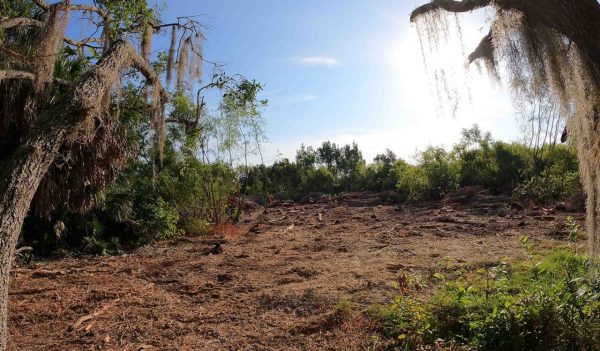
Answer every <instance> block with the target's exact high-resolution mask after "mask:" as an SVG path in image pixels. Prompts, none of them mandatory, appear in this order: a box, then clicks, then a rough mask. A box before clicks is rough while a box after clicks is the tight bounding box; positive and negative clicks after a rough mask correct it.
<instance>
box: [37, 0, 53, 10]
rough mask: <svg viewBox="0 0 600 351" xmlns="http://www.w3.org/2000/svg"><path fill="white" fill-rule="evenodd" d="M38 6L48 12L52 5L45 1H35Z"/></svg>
mask: <svg viewBox="0 0 600 351" xmlns="http://www.w3.org/2000/svg"><path fill="white" fill-rule="evenodd" d="M33 2H35V4H36V5H38V6H39V7H41V8H42V9H43V10H46V11H48V10H49V9H50V5H48V4H47V3H46V2H45V1H44V0H33Z"/></svg>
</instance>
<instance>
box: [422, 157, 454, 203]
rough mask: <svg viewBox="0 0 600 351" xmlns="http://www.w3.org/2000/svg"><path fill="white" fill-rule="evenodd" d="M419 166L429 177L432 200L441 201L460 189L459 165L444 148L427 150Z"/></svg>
mask: <svg viewBox="0 0 600 351" xmlns="http://www.w3.org/2000/svg"><path fill="white" fill-rule="evenodd" d="M419 166H420V167H421V168H422V169H423V171H424V173H425V175H426V176H427V182H428V188H429V189H428V190H429V197H430V198H432V199H440V198H442V197H443V196H444V195H446V194H448V193H450V192H452V191H454V190H456V189H457V188H458V178H459V168H458V163H457V162H456V161H455V160H454V159H453V157H452V156H451V155H450V154H449V153H448V152H447V151H446V150H444V149H443V148H440V147H435V148H434V147H429V148H427V149H426V150H425V151H423V152H422V153H421V155H420V159H419Z"/></svg>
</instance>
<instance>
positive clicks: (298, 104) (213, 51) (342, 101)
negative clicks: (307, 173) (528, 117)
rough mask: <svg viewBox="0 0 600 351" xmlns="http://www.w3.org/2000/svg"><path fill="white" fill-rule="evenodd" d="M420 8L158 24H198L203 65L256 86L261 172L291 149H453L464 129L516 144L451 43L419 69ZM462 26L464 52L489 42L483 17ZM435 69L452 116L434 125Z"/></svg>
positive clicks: (278, 0) (287, 4) (500, 102)
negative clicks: (452, 102) (329, 144)
mask: <svg viewBox="0 0 600 351" xmlns="http://www.w3.org/2000/svg"><path fill="white" fill-rule="evenodd" d="M423 2H425V1H415V0H408V1H407V0H377V1H369V0H326V1H325V0H254V1H247V0H202V1H184V0H169V1H167V8H166V10H165V11H164V12H163V20H164V21H165V22H167V21H171V20H173V19H174V18H176V17H177V16H178V15H200V14H202V15H204V16H203V17H201V20H202V22H204V23H205V24H206V25H208V26H209V27H210V30H209V31H208V32H207V33H206V36H207V42H206V46H205V55H206V58H207V59H209V60H212V61H219V62H226V63H227V67H226V70H227V71H228V72H229V73H240V74H242V75H244V76H246V77H248V78H251V79H256V80H257V81H259V82H262V83H263V84H264V86H265V89H264V92H263V97H264V98H267V99H269V107H268V108H267V110H266V111H265V113H264V116H265V118H266V121H267V127H266V129H267V130H266V132H267V136H268V138H269V144H268V145H267V146H266V158H267V160H268V161H272V160H273V159H274V158H276V157H280V156H285V157H289V158H293V157H294V155H295V150H296V149H297V148H298V147H299V146H300V144H301V143H304V144H307V145H311V144H312V145H316V144H318V143H319V142H320V141H323V140H332V141H335V142H338V143H350V142H352V141H356V142H357V143H358V144H359V146H360V147H361V149H362V150H363V152H364V156H365V158H366V159H367V160H371V159H372V158H373V157H374V156H375V154H377V153H380V152H382V151H384V150H385V148H390V149H392V150H393V151H394V152H396V153H397V154H398V155H400V156H402V157H404V158H407V159H410V158H411V156H412V155H414V154H415V151H416V150H417V149H422V148H424V147H426V146H428V145H445V146H449V145H451V144H452V143H454V142H455V141H457V139H458V138H459V132H460V130H461V129H462V128H464V127H469V126H471V125H472V124H473V123H478V124H479V125H480V126H481V128H482V129H484V130H490V131H492V133H493V135H494V136H495V137H496V138H498V139H505V140H516V139H517V138H518V137H519V133H518V125H517V122H516V120H515V118H514V117H513V111H512V108H511V104H510V99H509V97H508V96H507V94H506V93H505V92H503V89H502V88H501V87H498V86H494V84H492V83H491V82H490V81H489V79H488V78H487V77H486V76H485V75H480V74H479V73H477V72H476V70H473V69H472V70H471V71H470V73H469V74H468V75H467V74H466V73H465V71H464V60H465V56H464V55H465V53H464V50H462V49H461V45H460V42H459V41H458V40H456V39H454V38H451V39H450V41H449V43H448V45H447V46H446V47H442V48H439V49H438V50H436V51H435V52H434V53H432V54H431V56H432V59H431V60H430V62H429V65H428V70H426V69H425V66H424V64H423V59H422V54H421V51H420V49H419V41H418V36H417V32H416V30H415V28H413V27H412V26H411V24H410V23H409V14H410V12H411V10H412V9H414V8H415V7H416V6H417V5H419V4H421V3H423ZM462 19H463V21H462V28H463V37H464V40H463V42H464V47H465V50H467V51H468V50H469V49H470V48H473V47H475V46H476V45H477V43H478V41H479V39H480V38H481V37H482V36H483V33H485V32H487V28H486V26H485V13H481V12H480V13H476V14H469V15H465V16H462ZM456 37H458V36H456ZM434 67H437V68H440V67H446V68H447V74H448V77H449V79H448V81H449V84H450V86H451V87H450V88H451V89H456V91H457V92H458V96H459V97H460V100H461V104H460V108H459V109H458V110H457V112H456V113H455V114H454V115H452V114H449V113H445V114H443V113H442V114H440V113H439V109H438V108H437V106H438V105H439V103H438V101H439V100H438V99H437V98H435V97H433V95H432V90H434V89H433V88H434V84H433V81H434V79H433V78H432V77H433V72H434V71H435V69H434ZM467 78H468V81H467ZM469 96H471V97H472V100H471V101H469ZM442 106H444V108H443V109H442V110H447V104H442ZM278 155H279V156H278Z"/></svg>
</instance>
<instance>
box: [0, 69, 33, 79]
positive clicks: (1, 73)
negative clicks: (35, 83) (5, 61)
mask: <svg viewBox="0 0 600 351" xmlns="http://www.w3.org/2000/svg"><path fill="white" fill-rule="evenodd" d="M5 79H27V80H34V79H35V75H34V74H33V73H30V72H25V71H16V70H12V69H7V70H0V80H5Z"/></svg>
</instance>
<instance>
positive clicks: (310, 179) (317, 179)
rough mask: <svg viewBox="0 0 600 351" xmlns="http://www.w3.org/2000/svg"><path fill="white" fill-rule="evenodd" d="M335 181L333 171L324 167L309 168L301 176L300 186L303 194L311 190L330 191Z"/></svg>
mask: <svg viewBox="0 0 600 351" xmlns="http://www.w3.org/2000/svg"><path fill="white" fill-rule="evenodd" d="M334 183H335V177H334V176H333V173H331V171H329V169H327V168H326V167H319V168H316V169H309V170H308V171H307V172H306V174H305V175H304V177H303V178H302V183H301V187H302V190H303V192H304V193H305V194H308V193H311V192H325V193H331V192H332V190H333V186H334Z"/></svg>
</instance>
